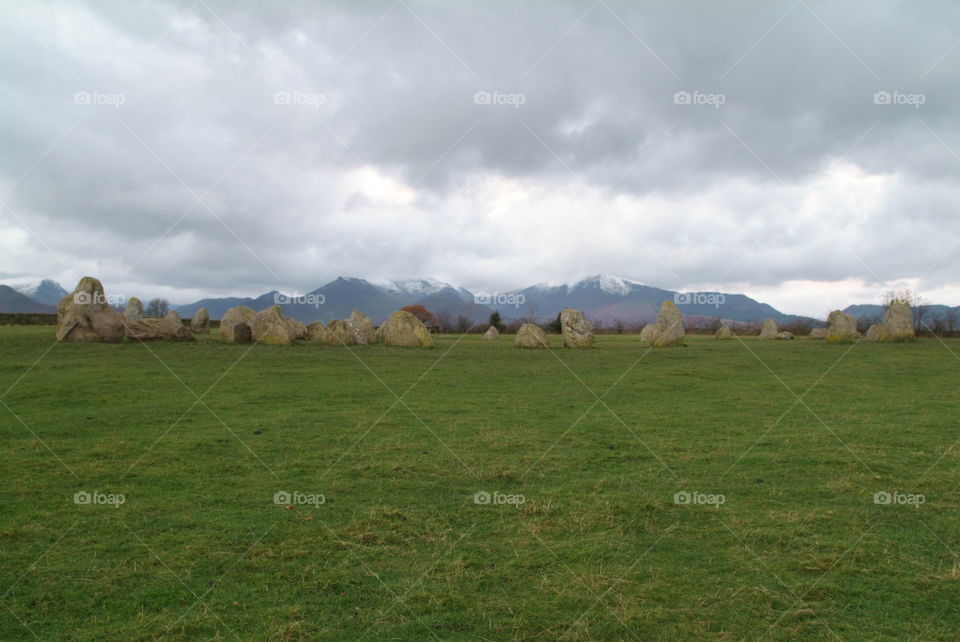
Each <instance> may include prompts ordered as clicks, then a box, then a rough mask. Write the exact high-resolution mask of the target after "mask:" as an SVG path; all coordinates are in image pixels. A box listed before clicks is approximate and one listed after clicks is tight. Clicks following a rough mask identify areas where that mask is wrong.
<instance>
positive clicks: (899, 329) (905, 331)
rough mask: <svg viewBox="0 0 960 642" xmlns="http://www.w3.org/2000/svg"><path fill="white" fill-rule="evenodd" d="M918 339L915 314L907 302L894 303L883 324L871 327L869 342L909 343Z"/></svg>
mask: <svg viewBox="0 0 960 642" xmlns="http://www.w3.org/2000/svg"><path fill="white" fill-rule="evenodd" d="M914 337H916V332H915V331H914V329H913V312H912V311H911V310H910V304H909V303H907V302H906V301H894V302H893V303H891V304H890V307H889V308H887V313H886V314H885V315H884V317H883V323H877V324H874V325H872V326H870V330H869V331H868V332H867V336H866V337H865V339H866V340H867V341H907V340H910V339H913V338H914Z"/></svg>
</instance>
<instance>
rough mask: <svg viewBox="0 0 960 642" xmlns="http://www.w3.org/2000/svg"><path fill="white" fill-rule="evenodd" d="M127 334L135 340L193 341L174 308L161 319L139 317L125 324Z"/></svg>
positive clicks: (188, 329)
mask: <svg viewBox="0 0 960 642" xmlns="http://www.w3.org/2000/svg"><path fill="white" fill-rule="evenodd" d="M127 336H128V337H130V338H131V339H136V340H137V341H193V340H194V336H193V332H191V331H190V328H188V327H187V326H185V325H184V324H183V320H182V319H181V318H180V315H179V314H178V313H177V311H176V310H170V311H169V312H167V316H165V317H163V318H162V319H155V318H151V319H140V320H139V321H133V322H131V323H130V324H128V325H127Z"/></svg>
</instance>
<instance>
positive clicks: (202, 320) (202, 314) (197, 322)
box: [190, 308, 210, 334]
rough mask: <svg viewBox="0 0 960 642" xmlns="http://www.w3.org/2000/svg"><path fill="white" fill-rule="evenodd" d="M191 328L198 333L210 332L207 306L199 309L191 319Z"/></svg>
mask: <svg viewBox="0 0 960 642" xmlns="http://www.w3.org/2000/svg"><path fill="white" fill-rule="evenodd" d="M190 329H191V330H193V331H194V332H196V333H197V334H210V315H209V314H207V309H206V308H200V309H199V310H197V311H196V312H195V313H194V315H193V318H192V319H190Z"/></svg>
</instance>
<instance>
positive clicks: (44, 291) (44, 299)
mask: <svg viewBox="0 0 960 642" xmlns="http://www.w3.org/2000/svg"><path fill="white" fill-rule="evenodd" d="M6 285H9V286H10V287H11V288H13V289H14V290H16V291H17V292H19V293H20V294H22V295H24V296H26V297H28V298H30V299H33V300H34V301H36V302H37V303H42V304H44V305H53V306H56V305H57V304H58V303H60V299H62V298H63V297H65V296H67V294H68V292H67V291H66V290H64V289H63V288H62V287H61V286H60V284H59V283H57V282H56V281H53V280H51V279H43V280H41V281H36V280H33V281H12V282H8V283H6Z"/></svg>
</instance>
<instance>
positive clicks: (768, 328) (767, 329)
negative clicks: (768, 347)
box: [760, 319, 779, 339]
mask: <svg viewBox="0 0 960 642" xmlns="http://www.w3.org/2000/svg"><path fill="white" fill-rule="evenodd" d="M777 332H779V330H778V329H777V322H776V321H774V320H773V319H764V320H763V327H762V328H760V338H761V339H776V338H777Z"/></svg>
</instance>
